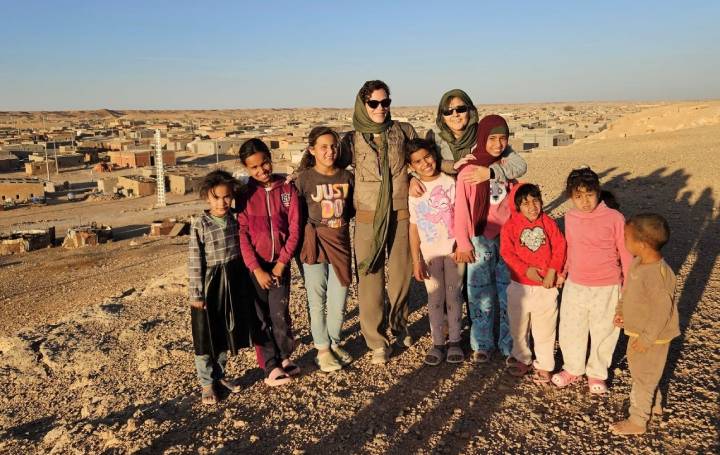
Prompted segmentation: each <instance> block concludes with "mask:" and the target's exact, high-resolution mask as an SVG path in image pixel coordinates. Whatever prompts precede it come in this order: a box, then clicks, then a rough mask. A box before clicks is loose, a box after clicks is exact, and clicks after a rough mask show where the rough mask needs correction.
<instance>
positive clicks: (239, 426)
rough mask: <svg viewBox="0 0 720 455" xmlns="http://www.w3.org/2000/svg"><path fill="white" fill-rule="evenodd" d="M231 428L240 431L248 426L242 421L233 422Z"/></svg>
mask: <svg viewBox="0 0 720 455" xmlns="http://www.w3.org/2000/svg"><path fill="white" fill-rule="evenodd" d="M232 426H233V428H237V429H242V428H245V427H247V426H248V423H247V422H246V421H244V420H235V421H233V424H232Z"/></svg>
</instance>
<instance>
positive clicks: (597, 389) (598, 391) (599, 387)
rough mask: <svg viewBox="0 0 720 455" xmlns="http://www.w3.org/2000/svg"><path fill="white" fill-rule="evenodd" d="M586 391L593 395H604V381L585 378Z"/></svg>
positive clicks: (605, 389) (605, 388)
mask: <svg viewBox="0 0 720 455" xmlns="http://www.w3.org/2000/svg"><path fill="white" fill-rule="evenodd" d="M587 382H588V390H590V393H592V394H593V395H604V394H605V393H606V392H607V385H606V384H605V381H603V380H602V379H597V378H587Z"/></svg>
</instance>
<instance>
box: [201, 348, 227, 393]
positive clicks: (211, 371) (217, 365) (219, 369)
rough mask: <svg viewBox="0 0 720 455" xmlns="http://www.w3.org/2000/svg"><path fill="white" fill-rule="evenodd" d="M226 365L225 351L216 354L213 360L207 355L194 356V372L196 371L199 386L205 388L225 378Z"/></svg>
mask: <svg viewBox="0 0 720 455" xmlns="http://www.w3.org/2000/svg"><path fill="white" fill-rule="evenodd" d="M226 365H227V351H222V352H220V353H219V354H218V356H217V359H213V358H212V357H211V356H210V355H209V354H205V355H196V356H195V370H196V371H197V375H198V379H199V380H200V385H201V386H203V387H207V386H209V385H212V383H213V381H217V380H219V379H222V378H224V377H225V366H226Z"/></svg>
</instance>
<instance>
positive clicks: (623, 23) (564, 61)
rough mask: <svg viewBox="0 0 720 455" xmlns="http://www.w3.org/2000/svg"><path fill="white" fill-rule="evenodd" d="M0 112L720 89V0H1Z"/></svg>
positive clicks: (695, 93) (640, 96)
mask: <svg viewBox="0 0 720 455" xmlns="http://www.w3.org/2000/svg"><path fill="white" fill-rule="evenodd" d="M0 18H1V19H0V110H60V109H95V108H111V109H182V108H188V109H190V108H218V109H222V108H252V107H309V106H334V107H350V106H352V103H353V100H354V97H355V94H356V93H357V90H358V89H359V88H360V86H361V85H362V83H363V82H364V81H365V80H368V79H382V80H384V81H386V82H387V83H388V84H389V85H390V88H391V91H392V98H393V100H394V104H395V105H434V104H436V103H437V102H438V100H439V98H440V96H441V94H442V93H443V92H444V91H446V90H448V89H451V88H463V89H465V90H466V91H468V92H469V93H470V95H471V96H472V98H473V100H474V101H475V102H476V103H477V104H483V103H523V102H543V101H580V100H660V99H667V100H676V99H706V98H720V26H719V25H718V24H719V23H720V1H715V0H706V1H694V0H686V1H683V2H665V1H645V0H635V1H613V0H606V1H602V2H599V1H598V2H589V1H582V0H577V1H527V2H525V1H522V2H517V1H505V2H497V1H494V2H490V1H485V0H474V1H468V2H466V1H460V0H455V1H453V0H446V1H437V0H435V1H430V2H424V1H419V0H418V1H407V2H406V1H385V2H380V1H377V2H368V1H365V2H359V1H352V2H346V1H342V0H337V1H302V0H295V1H287V2H286V1H252V2H251V1H227V2H222V1H196V0H192V1H185V0H172V1H160V0H157V1H153V0H148V1H136V0H124V1H120V2H110V1H104V0H93V1H80V0H77V1H72V2H71V1H60V0H58V1H52V0H47V1H35V0H0Z"/></svg>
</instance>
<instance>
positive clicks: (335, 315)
mask: <svg viewBox="0 0 720 455" xmlns="http://www.w3.org/2000/svg"><path fill="white" fill-rule="evenodd" d="M303 269H304V271H305V289H306V290H307V297H308V312H309V313H310V332H311V333H312V337H313V343H314V344H315V348H317V349H327V348H329V347H330V344H333V345H337V344H338V343H339V342H340V339H341V336H340V333H341V331H342V324H343V319H344V318H345V301H346V297H347V290H348V289H347V287H344V286H342V285H341V284H340V281H338V278H337V276H336V275H335V270H333V267H332V265H330V264H327V263H318V264H303Z"/></svg>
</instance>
